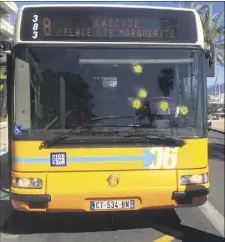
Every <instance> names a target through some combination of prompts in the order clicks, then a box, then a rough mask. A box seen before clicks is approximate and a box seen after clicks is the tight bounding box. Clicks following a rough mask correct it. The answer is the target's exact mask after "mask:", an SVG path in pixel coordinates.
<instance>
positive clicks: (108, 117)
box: [91, 116, 137, 121]
mask: <svg viewBox="0 0 225 242" xmlns="http://www.w3.org/2000/svg"><path fill="white" fill-rule="evenodd" d="M126 118H127V119H128V118H132V119H134V118H137V116H101V117H96V118H92V119H91V121H100V120H106V119H126Z"/></svg>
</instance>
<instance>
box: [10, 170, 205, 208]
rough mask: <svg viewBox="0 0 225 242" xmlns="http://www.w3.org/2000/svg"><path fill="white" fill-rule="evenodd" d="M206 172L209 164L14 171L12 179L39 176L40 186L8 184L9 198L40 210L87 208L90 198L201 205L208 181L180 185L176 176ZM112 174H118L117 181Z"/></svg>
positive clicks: (141, 204)
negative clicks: (189, 167)
mask: <svg viewBox="0 0 225 242" xmlns="http://www.w3.org/2000/svg"><path fill="white" fill-rule="evenodd" d="M207 172H208V168H204V169H196V170H150V171H115V172H109V171H102V172H93V171H92V172H52V173H43V172H41V173H20V172H13V173H12V179H14V178H16V177H26V178H33V177H35V178H40V179H42V181H43V187H42V189H19V188H14V187H11V200H12V205H13V207H14V208H15V209H16V210H21V211H41V212H72V211H74V212H78V211H86V212H89V211H91V210H90V201H93V200H94V201H99V200H101V201H102V200H120V199H122V200H123V199H124V200H127V199H132V200H135V208H134V209H133V210H140V209H152V208H176V207H187V206H188V207H189V206H200V205H202V204H204V203H205V202H206V200H207V194H208V192H209V183H206V184H204V185H191V186H190V185H189V186H181V185H180V184H179V177H180V176H181V175H192V174H201V173H207ZM112 175H113V176H112ZM109 178H112V179H111V180H110V179H109ZM114 178H117V182H115V181H114V180H113V179H114ZM101 211H104V210H101Z"/></svg>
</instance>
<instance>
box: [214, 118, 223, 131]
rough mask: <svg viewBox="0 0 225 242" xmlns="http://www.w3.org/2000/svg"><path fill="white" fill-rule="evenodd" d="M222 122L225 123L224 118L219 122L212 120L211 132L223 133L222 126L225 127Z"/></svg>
mask: <svg viewBox="0 0 225 242" xmlns="http://www.w3.org/2000/svg"><path fill="white" fill-rule="evenodd" d="M224 122H225V119H224V118H221V119H219V120H212V130H215V131H219V132H223V133H224V126H225V123H224Z"/></svg>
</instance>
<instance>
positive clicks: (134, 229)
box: [0, 132, 224, 242]
mask: <svg viewBox="0 0 225 242" xmlns="http://www.w3.org/2000/svg"><path fill="white" fill-rule="evenodd" d="M209 164H210V180H211V193H210V195H209V201H208V202H207V203H206V204H205V205H204V206H203V207H201V208H187V209H176V210H170V211H157V210H155V211H151V212H150V211H148V212H146V211H145V212H135V213H115V214H97V215H96V214H88V215H84V214H63V215H57V214H51V215H38V214H36V215H30V214H25V215H24V214H19V213H18V214H16V215H15V214H14V215H12V216H11V218H10V219H9V220H8V221H7V223H6V224H5V226H4V228H3V230H2V233H1V238H0V240H1V242H6V241H7V242H8V241H15V242H20V241H21V242H39V241H42V242H116V241H120V242H137V241H140V242H151V241H152V242H153V241H155V242H156V241H157V242H169V241H188V242H195V241H198V242H199V241H205V242H207V241H209V242H214V241H215V242H220V241H221V242H222V241H224V240H223V236H224V231H223V230H224V135H222V134H217V133H214V132H210V133H209Z"/></svg>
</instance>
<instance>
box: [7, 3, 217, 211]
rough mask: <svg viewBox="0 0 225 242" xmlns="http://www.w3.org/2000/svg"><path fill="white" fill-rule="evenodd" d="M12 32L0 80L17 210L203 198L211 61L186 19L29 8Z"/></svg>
mask: <svg viewBox="0 0 225 242" xmlns="http://www.w3.org/2000/svg"><path fill="white" fill-rule="evenodd" d="M14 31H15V33H14V40H13V44H12V50H11V54H9V55H8V58H7V61H8V70H7V71H8V97H9V98H8V109H9V137H10V138H9V162H10V170H11V173H10V177H11V184H10V199H11V203H12V206H13V208H14V209H15V210H16V211H25V212H47V213H48V212H99V211H101V212H106V211H109V212H112V211H130V210H131V211H133V210H145V209H154V208H156V209H174V208H177V207H191V206H200V205H202V204H204V203H205V202H206V201H207V195H208V193H209V189H210V183H209V166H208V139H207V137H208V133H207V132H208V127H207V90H206V86H207V84H206V76H207V70H209V69H210V68H213V55H212V53H213V52H212V49H210V50H208V49H206V48H205V46H204V36H203V29H202V25H201V20H200V17H199V15H198V14H197V12H196V11H195V10H192V9H182V8H167V7H151V6H132V5H131V6H130V5H114V4H112V5H94V4H76V5H65V4H64V5H55V4H54V5H44V4H42V5H27V6H23V7H22V8H21V9H20V10H19V12H18V16H17V20H16V24H15V29H14Z"/></svg>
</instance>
